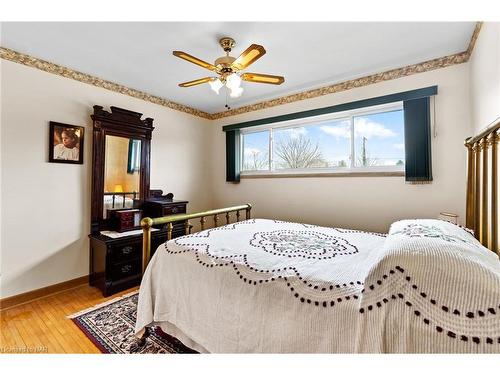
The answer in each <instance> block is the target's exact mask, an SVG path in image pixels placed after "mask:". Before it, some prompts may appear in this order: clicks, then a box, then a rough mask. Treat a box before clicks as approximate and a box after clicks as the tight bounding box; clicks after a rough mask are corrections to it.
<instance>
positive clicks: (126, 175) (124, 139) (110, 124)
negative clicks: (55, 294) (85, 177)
mask: <svg viewBox="0 0 500 375" xmlns="http://www.w3.org/2000/svg"><path fill="white" fill-rule="evenodd" d="M91 117H92V120H93V145H92V155H93V160H92V196H91V234H90V235H89V238H90V270H89V283H90V285H92V286H95V287H97V288H99V289H100V290H101V291H102V293H103V295H104V296H109V295H111V294H114V293H117V292H119V291H122V290H125V289H128V288H131V287H133V286H137V285H139V284H140V282H141V278H142V231H141V230H140V229H138V226H137V223H138V221H140V218H142V217H146V216H149V217H159V216H164V215H170V214H176V213H185V212H186V210H187V204H188V202H187V201H180V200H173V199H172V194H167V195H166V196H164V195H163V192H162V191H161V190H150V157H151V137H152V132H153V129H154V127H153V119H151V118H146V119H141V118H142V113H138V112H133V111H129V110H126V109H122V108H117V107H111V111H110V112H108V111H106V110H104V109H103V107H101V106H97V105H96V106H94V113H93V114H92V116H91ZM183 234H184V224H183V223H177V224H176V225H175V226H174V232H173V237H177V236H181V235H183ZM166 240H167V231H166V228H155V231H153V232H152V234H151V242H152V246H151V248H152V249H154V250H156V248H157V247H158V246H159V245H161V244H162V243H163V242H165V241H166ZM154 250H153V251H154Z"/></svg>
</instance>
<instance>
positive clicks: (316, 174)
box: [240, 171, 405, 179]
mask: <svg viewBox="0 0 500 375" xmlns="http://www.w3.org/2000/svg"><path fill="white" fill-rule="evenodd" d="M404 176H405V172H404V171H392V172H389V171H383V172H382V171H378V172H312V173H255V174H241V175H240V178H241V179H245V178H249V179H250V178H297V177H300V178H301V177H404Z"/></svg>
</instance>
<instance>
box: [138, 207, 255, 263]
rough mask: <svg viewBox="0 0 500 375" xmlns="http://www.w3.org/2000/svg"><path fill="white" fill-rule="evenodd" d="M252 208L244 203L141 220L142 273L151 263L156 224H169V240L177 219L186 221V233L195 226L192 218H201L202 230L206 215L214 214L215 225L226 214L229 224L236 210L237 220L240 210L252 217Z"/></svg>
mask: <svg viewBox="0 0 500 375" xmlns="http://www.w3.org/2000/svg"><path fill="white" fill-rule="evenodd" d="M251 210H252V205H250V204H243V205H241V206H233V207H226V208H219V209H216V210H210V211H204V212H196V213H194V214H180V215H170V216H163V217H158V218H154V219H152V218H150V217H145V218H144V219H142V220H141V227H142V231H143V237H142V273H144V271H145V270H146V267H147V265H148V263H149V258H150V256H151V227H153V226H154V225H163V224H167V241H168V240H171V239H172V230H173V223H174V222H176V221H184V229H185V234H190V233H191V228H192V227H193V226H192V225H191V223H190V222H189V220H190V219H197V218H200V227H201V230H204V229H205V223H206V219H205V218H206V217H207V216H213V220H214V227H217V226H218V225H219V215H221V214H226V215H225V216H226V224H229V221H230V215H229V214H230V213H231V212H236V221H237V222H238V221H240V211H245V219H246V220H248V219H250V211H251Z"/></svg>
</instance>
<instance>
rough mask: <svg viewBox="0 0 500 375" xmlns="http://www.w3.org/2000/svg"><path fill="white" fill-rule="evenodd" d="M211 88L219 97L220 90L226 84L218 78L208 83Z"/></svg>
mask: <svg viewBox="0 0 500 375" xmlns="http://www.w3.org/2000/svg"><path fill="white" fill-rule="evenodd" d="M208 84H209V85H210V88H211V89H212V90H213V91H214V92H215V93H216V94H217V95H219V90H220V89H221V88H222V86H224V84H223V83H222V82H221V81H220V79H218V78H216V79H213V80H211V81H209V82H208Z"/></svg>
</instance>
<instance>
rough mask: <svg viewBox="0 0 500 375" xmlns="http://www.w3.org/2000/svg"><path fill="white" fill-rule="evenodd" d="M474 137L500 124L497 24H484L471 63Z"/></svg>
mask: <svg viewBox="0 0 500 375" xmlns="http://www.w3.org/2000/svg"><path fill="white" fill-rule="evenodd" d="M470 77H471V78H470V81H471V104H472V124H473V126H474V134H477V133H480V132H481V131H482V130H484V129H485V128H487V127H488V126H490V125H494V124H495V123H497V122H498V121H500V22H485V23H484V24H483V26H482V28H481V31H480V33H479V37H478V39H477V41H476V46H475V47H474V50H473V52H472V56H471V59H470Z"/></svg>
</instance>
